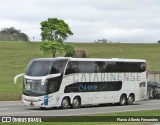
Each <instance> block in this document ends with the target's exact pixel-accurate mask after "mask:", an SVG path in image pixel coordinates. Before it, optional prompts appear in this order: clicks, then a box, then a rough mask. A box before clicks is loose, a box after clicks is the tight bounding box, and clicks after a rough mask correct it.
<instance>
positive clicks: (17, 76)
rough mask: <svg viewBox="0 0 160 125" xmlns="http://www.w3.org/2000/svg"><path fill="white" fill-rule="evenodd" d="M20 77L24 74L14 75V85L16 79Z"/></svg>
mask: <svg viewBox="0 0 160 125" xmlns="http://www.w3.org/2000/svg"><path fill="white" fill-rule="evenodd" d="M21 76H24V73H23V74H18V75H16V76H15V77H14V84H16V83H17V79H18V78H19V77H21Z"/></svg>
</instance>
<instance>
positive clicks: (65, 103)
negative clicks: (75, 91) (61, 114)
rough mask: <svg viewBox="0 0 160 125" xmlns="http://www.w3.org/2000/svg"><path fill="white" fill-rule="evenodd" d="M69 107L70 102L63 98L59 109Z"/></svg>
mask: <svg viewBox="0 0 160 125" xmlns="http://www.w3.org/2000/svg"><path fill="white" fill-rule="evenodd" d="M69 105H70V101H69V98H67V97H65V98H63V99H62V102H61V108H62V109H67V108H68V107H69Z"/></svg>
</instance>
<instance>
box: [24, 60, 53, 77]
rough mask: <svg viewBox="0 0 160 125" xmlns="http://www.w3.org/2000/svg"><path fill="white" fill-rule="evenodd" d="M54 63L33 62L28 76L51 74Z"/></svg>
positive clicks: (46, 61)
mask: <svg viewBox="0 0 160 125" xmlns="http://www.w3.org/2000/svg"><path fill="white" fill-rule="evenodd" d="M52 64H53V61H50V60H40V61H32V62H31V63H30V64H29V66H28V68H27V71H26V75H28V76H46V75H48V74H49V73H50V71H51V68H52Z"/></svg>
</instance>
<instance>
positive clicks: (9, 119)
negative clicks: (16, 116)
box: [2, 117, 12, 122]
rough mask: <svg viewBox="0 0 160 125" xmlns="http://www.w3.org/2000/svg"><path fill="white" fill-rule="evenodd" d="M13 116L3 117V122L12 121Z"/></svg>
mask: <svg viewBox="0 0 160 125" xmlns="http://www.w3.org/2000/svg"><path fill="white" fill-rule="evenodd" d="M11 120H12V119H11V117H2V122H12V121H11Z"/></svg>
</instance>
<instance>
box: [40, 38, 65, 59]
mask: <svg viewBox="0 0 160 125" xmlns="http://www.w3.org/2000/svg"><path fill="white" fill-rule="evenodd" d="M40 50H42V51H43V52H44V54H46V55H49V54H52V56H53V57H55V56H56V52H62V51H63V44H62V43H59V42H52V41H47V42H42V44H41V45H40Z"/></svg>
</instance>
